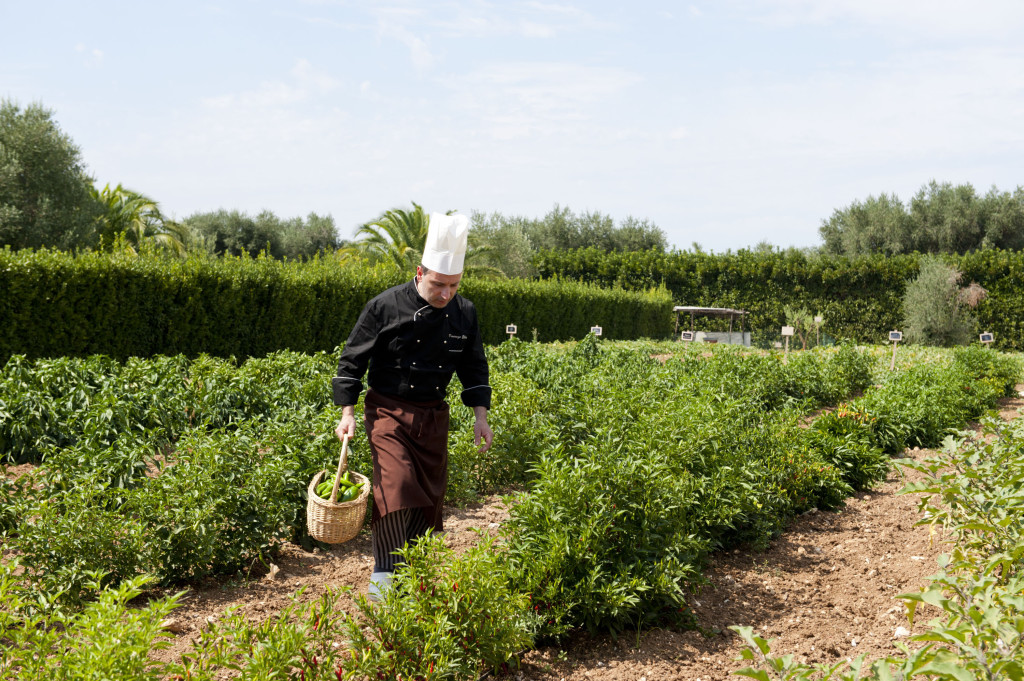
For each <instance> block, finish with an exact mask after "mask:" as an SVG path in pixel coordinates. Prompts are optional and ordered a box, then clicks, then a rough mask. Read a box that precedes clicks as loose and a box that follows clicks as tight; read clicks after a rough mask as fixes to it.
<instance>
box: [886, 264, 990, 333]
mask: <svg viewBox="0 0 1024 681" xmlns="http://www.w3.org/2000/svg"><path fill="white" fill-rule="evenodd" d="M962 276H963V275H962V274H961V273H960V272H958V271H957V270H956V268H954V267H952V266H951V265H948V264H946V263H944V262H943V261H942V260H940V259H939V258H937V257H926V258H922V259H921V270H920V272H919V273H918V275H917V278H915V279H914V280H913V281H912V282H910V283H909V284H908V285H907V289H906V292H905V293H904V294H903V311H904V322H903V325H904V328H905V329H906V333H907V340H909V341H910V342H912V343H920V344H922V345H939V346H944V347H948V346H951V345H962V344H964V343H966V342H967V341H968V340H969V339H970V336H971V331H972V330H973V328H974V319H973V317H972V316H971V314H970V310H969V306H968V304H967V302H965V296H964V295H963V292H962V290H961V288H960V285H959V284H960V279H961V277H962Z"/></svg>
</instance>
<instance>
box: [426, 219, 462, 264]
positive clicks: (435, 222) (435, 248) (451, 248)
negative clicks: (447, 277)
mask: <svg viewBox="0 0 1024 681" xmlns="http://www.w3.org/2000/svg"><path fill="white" fill-rule="evenodd" d="M468 241H469V218H468V217H466V216H465V215H443V214H441V213H431V214H430V227H429V228H428V230H427V243H426V245H425V246H424V248H423V260H422V263H423V266H424V267H426V268H427V269H430V270H434V271H435V272H440V273H441V274H462V264H463V262H465V260H466V243H467V242H468Z"/></svg>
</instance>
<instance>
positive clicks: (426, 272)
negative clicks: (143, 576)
mask: <svg viewBox="0 0 1024 681" xmlns="http://www.w3.org/2000/svg"><path fill="white" fill-rule="evenodd" d="M420 269H421V270H423V274H430V268H429V267H427V266H426V265H424V264H423V263H420Z"/></svg>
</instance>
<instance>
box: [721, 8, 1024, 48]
mask: <svg viewBox="0 0 1024 681" xmlns="http://www.w3.org/2000/svg"><path fill="white" fill-rule="evenodd" d="M735 6H737V7H738V8H739V10H740V11H741V12H744V13H747V12H749V14H750V16H751V18H752V19H753V20H755V21H758V22H762V23H766V24H770V25H777V26H798V25H807V24H811V25H838V24H859V25H862V26H866V27H869V28H871V29H873V30H875V31H878V32H880V33H886V34H892V35H900V36H903V37H906V36H918V37H927V38H929V39H934V38H936V37H942V36H956V37H957V38H959V39H963V38H964V37H966V36H974V37H975V38H978V37H987V38H999V39H1002V38H1008V37H1012V38H1013V39H1014V40H1016V39H1017V36H1019V33H1020V31H1021V30H1022V29H1024V3H1021V2H1019V0H975V2H971V3H964V2H961V1H959V0H901V1H900V2H892V0H830V1H829V2H820V1H819V0H741V1H740V2H738V3H735Z"/></svg>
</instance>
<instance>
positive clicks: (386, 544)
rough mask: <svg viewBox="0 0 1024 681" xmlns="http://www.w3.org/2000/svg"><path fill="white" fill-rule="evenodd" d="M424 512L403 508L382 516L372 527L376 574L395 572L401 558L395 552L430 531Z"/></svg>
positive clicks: (374, 569)
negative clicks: (396, 564)
mask: <svg viewBox="0 0 1024 681" xmlns="http://www.w3.org/2000/svg"><path fill="white" fill-rule="evenodd" d="M430 527H431V523H428V522H427V518H426V516H425V515H424V514H423V510H422V509H419V508H403V509H400V510H398V511H392V512H391V513H388V514H387V515H384V516H381V517H380V519H378V520H377V522H375V523H373V525H372V526H371V527H370V529H371V533H372V535H373V560H374V561H375V563H376V565H375V566H374V568H373V571H374V572H394V571H395V563H397V562H401V560H402V559H401V557H400V556H396V555H394V553H393V552H394V551H395V550H397V549H400V548H402V547H403V546H405V545H406V543H407V542H410V541H412V540H413V539H416V537H419V536H421V535H423V534H425V533H426V531H427V530H428V529H430Z"/></svg>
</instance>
